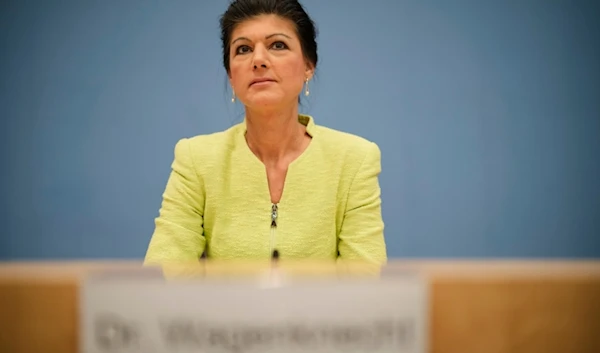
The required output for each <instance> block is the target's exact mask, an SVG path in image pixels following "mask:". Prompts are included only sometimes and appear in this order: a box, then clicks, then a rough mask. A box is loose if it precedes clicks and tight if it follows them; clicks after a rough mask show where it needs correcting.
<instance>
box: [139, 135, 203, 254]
mask: <svg viewBox="0 0 600 353" xmlns="http://www.w3.org/2000/svg"><path fill="white" fill-rule="evenodd" d="M189 144H190V141H189V140H188V139H182V140H179V141H178V142H177V144H176V145H175V152H174V154H175V156H174V160H173V162H172V164H171V173H170V175H169V179H168V181H167V185H166V187H165V190H164V192H163V195H162V204H161V207H160V211H159V215H158V217H157V218H156V219H155V228H154V233H153V234H152V238H151V239H150V244H149V246H148V249H147V252H146V257H145V259H144V264H145V265H150V264H165V263H184V262H186V263H187V262H190V261H197V260H198V259H199V258H200V256H201V255H202V253H203V252H204V247H205V243H206V241H205V238H204V234H203V215H204V197H205V196H204V186H203V182H202V179H201V178H200V176H199V175H198V173H197V172H196V169H195V168H194V163H193V159H192V154H191V151H190V146H189Z"/></svg>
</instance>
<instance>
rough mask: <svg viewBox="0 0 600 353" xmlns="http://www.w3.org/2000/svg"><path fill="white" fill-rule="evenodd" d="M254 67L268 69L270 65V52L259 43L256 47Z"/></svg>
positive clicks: (253, 59) (253, 58)
mask: <svg viewBox="0 0 600 353" xmlns="http://www.w3.org/2000/svg"><path fill="white" fill-rule="evenodd" d="M252 67H253V68H254V70H257V69H258V68H263V69H267V68H268V67H269V59H268V53H267V50H266V49H265V48H264V47H263V46H262V45H257V46H256V48H254V52H253V57H252Z"/></svg>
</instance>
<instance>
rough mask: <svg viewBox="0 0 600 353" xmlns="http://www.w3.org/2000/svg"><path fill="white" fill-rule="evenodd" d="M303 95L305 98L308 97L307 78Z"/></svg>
mask: <svg viewBox="0 0 600 353" xmlns="http://www.w3.org/2000/svg"><path fill="white" fill-rule="evenodd" d="M304 95H305V96H307V97H308V96H309V95H310V91H309V90H308V77H307V78H306V89H305V90H304Z"/></svg>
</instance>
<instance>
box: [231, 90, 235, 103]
mask: <svg viewBox="0 0 600 353" xmlns="http://www.w3.org/2000/svg"><path fill="white" fill-rule="evenodd" d="M231 92H233V93H232V95H231V103H235V92H234V91H233V90H231Z"/></svg>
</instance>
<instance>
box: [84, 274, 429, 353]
mask: <svg viewBox="0 0 600 353" xmlns="http://www.w3.org/2000/svg"><path fill="white" fill-rule="evenodd" d="M269 281H270V282H269ZM269 281H267V282H265V281H264V280H262V281H248V280H239V281H235V280H227V281H215V280H212V281H207V280H186V281H183V280H181V281H179V280H177V281H167V280H164V279H162V278H161V277H160V276H159V277H158V278H153V277H152V276H151V277H148V276H115V277H112V276H102V277H97V278H95V277H90V278H88V279H87V280H86V281H85V282H84V284H83V286H82V291H81V302H80V304H81V315H82V317H81V321H80V322H81V330H80V333H81V339H80V342H81V352H83V353H117V352H119V353H134V352H135V353H142V352H143V353H167V352H169V353H192V352H194V353H198V352H206V353H217V352H219V353H254V352H257V353H258V352H260V353H264V352H278V353H281V352H289V353H295V352H311V353H320V352H323V353H325V352H327V353H333V352H344V353H349V352H357V353H358V352H361V353H364V352H386V353H387V352H394V353H400V352H404V353H424V352H426V351H427V340H428V337H427V331H428V322H427V315H428V290H427V286H426V283H425V282H424V280H422V279H420V278H419V277H417V276H411V275H396V276H389V277H385V276H384V277H382V278H378V279H346V280H344V279H331V280H329V279H327V280H324V279H318V280H309V279H304V280H301V281H290V282H287V283H283V284H282V283H280V282H278V284H274V282H273V281H272V280H269Z"/></svg>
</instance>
